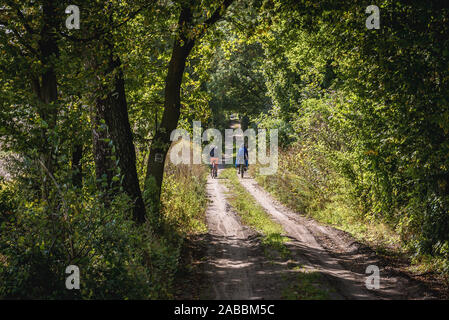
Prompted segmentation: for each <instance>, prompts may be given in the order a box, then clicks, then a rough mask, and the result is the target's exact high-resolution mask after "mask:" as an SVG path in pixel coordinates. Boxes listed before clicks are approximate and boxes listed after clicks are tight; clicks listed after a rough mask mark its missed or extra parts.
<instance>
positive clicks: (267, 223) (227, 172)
mask: <svg viewBox="0 0 449 320" xmlns="http://www.w3.org/2000/svg"><path fill="white" fill-rule="evenodd" d="M220 177H222V178H226V179H228V180H227V181H226V183H227V186H228V187H229V190H230V192H231V193H230V194H229V196H228V201H229V203H230V204H231V205H232V206H233V207H234V209H235V210H236V211H237V213H238V214H239V215H240V217H241V219H242V222H243V223H244V224H246V225H248V226H250V227H252V228H253V229H255V230H256V231H258V232H259V233H261V234H262V235H263V237H262V245H263V246H264V248H265V254H266V255H267V256H271V254H272V253H273V250H275V251H276V252H278V253H279V254H280V255H281V256H282V257H284V258H286V257H288V256H289V254H290V252H289V250H288V248H287V247H286V246H285V242H286V241H287V240H288V238H287V237H284V236H282V234H283V233H284V229H283V228H282V226H281V225H280V224H279V223H276V222H274V221H273V220H271V218H270V216H269V215H268V214H267V212H266V211H265V210H264V209H263V208H262V207H261V206H260V205H259V204H258V203H257V201H256V199H254V197H253V196H251V195H250V194H249V193H248V191H246V190H245V188H244V187H243V186H242V185H241V184H240V182H239V178H238V177H237V174H236V170H235V169H234V168H227V169H224V170H223V171H222V173H221V174H220Z"/></svg>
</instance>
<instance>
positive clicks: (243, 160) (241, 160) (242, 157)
mask: <svg viewBox="0 0 449 320" xmlns="http://www.w3.org/2000/svg"><path fill="white" fill-rule="evenodd" d="M241 164H243V165H244V166H245V169H244V170H246V169H247V168H248V148H247V147H246V144H242V145H241V146H240V148H239V150H238V151H237V159H236V162H235V166H236V167H237V168H238V169H239V174H240V165H241Z"/></svg>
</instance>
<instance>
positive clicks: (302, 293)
mask: <svg viewBox="0 0 449 320" xmlns="http://www.w3.org/2000/svg"><path fill="white" fill-rule="evenodd" d="M320 282H321V274H320V273H318V272H306V271H301V272H300V273H298V275H297V281H295V282H294V283H293V284H291V285H290V286H288V287H287V288H285V289H284V291H283V292H282V298H283V299H286V300H328V299H329V292H328V290H325V289H322V288H321V287H320Z"/></svg>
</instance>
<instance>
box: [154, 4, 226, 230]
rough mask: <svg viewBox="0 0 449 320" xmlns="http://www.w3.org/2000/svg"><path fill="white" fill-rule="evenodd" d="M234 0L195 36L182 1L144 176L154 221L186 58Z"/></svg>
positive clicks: (176, 120) (156, 217) (211, 17)
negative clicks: (192, 33) (162, 110)
mask: <svg viewBox="0 0 449 320" xmlns="http://www.w3.org/2000/svg"><path fill="white" fill-rule="evenodd" d="M232 2H233V0H224V1H223V4H222V5H221V6H220V7H219V8H218V9H216V11H215V12H214V13H213V14H212V15H211V16H210V17H209V19H207V20H206V21H205V22H204V25H203V27H204V28H203V31H202V32H200V33H199V34H198V35H196V36H192V37H189V36H187V35H188V34H191V31H192V30H189V27H191V24H192V20H193V17H192V12H191V8H190V7H189V2H185V3H183V4H182V7H181V13H180V14H179V20H178V30H179V35H178V36H177V38H176V39H175V40H174V45H173V50H172V55H171V58H170V62H169V65H168V72H167V76H166V78H165V92H164V96H165V97H164V113H163V115H162V121H161V123H160V125H159V127H158V129H157V131H156V133H155V135H154V139H153V141H152V143H151V148H150V155H149V157H148V162H147V174H146V177H145V192H146V193H147V195H148V201H149V202H150V203H149V206H150V207H151V210H152V211H153V212H152V213H153V215H154V217H153V218H154V219H155V222H156V223H158V222H159V218H160V217H159V205H160V196H161V187H162V180H163V177H164V164H165V159H166V156H167V152H168V149H169V147H170V144H171V141H170V134H171V132H172V131H173V130H174V129H176V127H177V126H178V120H179V116H180V113H181V112H180V111H181V110H180V109H181V95H180V94H181V83H182V77H183V75H184V69H185V66H186V61H187V58H188V56H189V54H190V52H191V51H192V49H193V46H194V45H195V41H196V40H198V39H199V38H201V36H202V35H203V34H204V32H205V30H206V29H207V28H208V27H210V26H211V25H213V24H214V23H215V22H217V21H218V20H219V19H220V17H221V14H222V13H223V12H224V11H225V10H226V9H227V8H228V7H229V6H230V5H231V3H232Z"/></svg>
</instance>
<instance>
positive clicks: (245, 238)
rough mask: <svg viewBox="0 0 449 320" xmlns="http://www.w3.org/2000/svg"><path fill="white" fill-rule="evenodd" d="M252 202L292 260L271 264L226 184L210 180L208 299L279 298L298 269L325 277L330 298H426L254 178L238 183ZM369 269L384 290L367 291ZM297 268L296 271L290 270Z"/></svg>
mask: <svg viewBox="0 0 449 320" xmlns="http://www.w3.org/2000/svg"><path fill="white" fill-rule="evenodd" d="M239 181H240V183H241V184H242V185H243V186H244V187H245V188H246V190H247V191H248V192H249V193H250V194H251V196H252V197H254V200H255V201H257V202H259V204H260V205H261V206H262V207H263V208H264V209H265V210H266V212H267V213H269V214H270V215H271V217H272V218H273V220H275V221H277V222H278V223H280V224H281V225H282V227H283V228H284V230H285V235H286V236H288V237H289V239H290V240H289V241H288V243H287V244H286V245H287V247H288V249H289V250H290V252H291V257H290V259H289V260H285V259H281V258H278V259H274V260H273V259H267V257H266V255H264V251H263V249H262V247H261V245H260V241H259V238H258V236H257V234H256V233H255V232H254V231H252V230H251V229H250V228H249V227H247V226H244V225H243V224H242V223H241V221H240V218H239V216H238V215H237V214H236V213H235V212H234V211H233V210H232V208H231V206H230V205H229V204H228V202H227V201H226V194H227V189H226V186H225V184H224V183H223V179H220V177H219V179H211V178H209V181H208V184H207V192H208V195H209V199H210V205H209V207H208V209H207V212H206V219H207V224H208V227H209V233H208V235H207V261H205V267H204V272H205V274H206V277H207V280H206V281H207V285H206V286H205V287H206V288H207V289H206V291H205V292H204V293H203V294H202V298H206V299H281V298H283V292H285V289H286V288H287V287H288V285H289V284H291V283H292V281H295V280H294V279H295V272H297V268H294V267H295V266H301V269H302V270H308V271H313V272H315V273H319V274H320V275H321V277H320V278H321V281H320V287H321V288H324V289H326V291H327V292H328V293H329V295H328V297H329V298H330V299H428V298H432V294H431V293H430V292H428V291H427V290H426V289H425V288H424V287H423V286H422V285H421V284H420V283H417V282H415V281H413V280H412V279H410V278H408V277H407V276H406V275H404V274H397V273H395V272H394V271H392V270H389V269H388V266H385V265H383V262H382V261H381V260H380V259H378V258H377V257H376V255H375V253H373V252H371V251H370V250H366V248H362V247H360V245H359V244H357V243H356V242H355V241H354V239H352V238H351V237H349V236H348V235H347V234H345V233H343V232H341V231H339V230H336V229H333V228H331V227H328V226H323V225H321V224H319V223H317V222H315V221H314V220H311V219H308V218H306V217H304V216H301V215H299V214H297V213H295V212H292V211H291V210H288V209H287V208H285V207H284V206H282V205H281V204H279V203H278V202H277V201H275V200H274V199H273V198H272V197H271V196H270V195H269V194H268V193H267V192H266V191H264V190H263V189H262V188H260V187H259V186H258V185H257V183H256V182H255V181H254V180H253V179H250V178H246V177H245V178H243V179H240V180H239ZM368 265H377V266H378V267H379V269H380V288H379V289H374V290H368V289H367V288H366V286H365V280H366V277H367V274H365V270H366V267H367V266H368ZM292 266H293V267H292Z"/></svg>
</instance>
